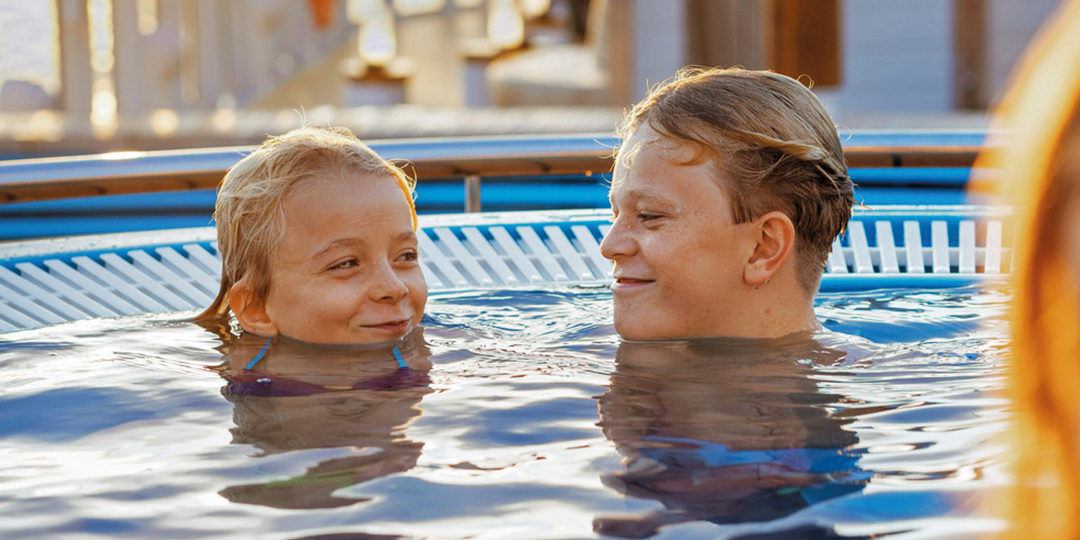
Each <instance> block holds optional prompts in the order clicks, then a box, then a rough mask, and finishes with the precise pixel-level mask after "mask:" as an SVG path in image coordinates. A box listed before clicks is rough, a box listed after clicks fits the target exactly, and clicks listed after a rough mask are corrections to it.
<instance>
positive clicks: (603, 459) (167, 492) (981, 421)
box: [0, 147, 1012, 538]
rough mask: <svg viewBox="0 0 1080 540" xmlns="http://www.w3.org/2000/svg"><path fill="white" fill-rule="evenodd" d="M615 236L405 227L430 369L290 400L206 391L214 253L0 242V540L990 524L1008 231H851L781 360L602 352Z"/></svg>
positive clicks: (454, 219)
mask: <svg viewBox="0 0 1080 540" xmlns="http://www.w3.org/2000/svg"><path fill="white" fill-rule="evenodd" d="M965 148H966V147H965ZM964 152H967V153H970V151H969V150H964ZM916 154H917V153H916ZM590 155H591V154H590ZM875 155H876V154H875ZM889 155H891V154H889ZM898 155H899V154H898ZM903 155H907V154H903ZM184 158H185V165H184V168H185V169H184V170H185V171H190V170H191V164H190V163H189V162H188V161H189V158H190V156H184ZM594 158H595V155H592V157H590V158H589V159H594ZM455 159H458V158H455ZM470 159H471V158H470ZM560 159H562V158H560ZM890 159H893V161H895V160H896V159H898V158H895V156H893V157H892V158H890ZM905 159H906V158H905ZM504 160H505V161H509V160H511V159H510V158H505V159H504V158H502V157H500V158H499V159H498V160H496V161H498V162H499V163H502V162H503V161H504ZM467 162H468V159H466V160H465V161H463V163H467ZM455 163H456V161H455ZM539 163H540V165H541V168H545V169H547V168H549V166H551V165H552V163H556V164H557V160H556V161H553V162H552V163H547V162H542V161H541V162H539ZM489 165H490V164H489ZM579 165H580V164H579ZM491 166H493V167H494V166H495V165H491ZM499 166H501V165H499ZM455 170H456V169H455ZM549 172H550V171H549ZM184 174H186V173H184ZM875 174H879V175H884V176H889V174H887V171H886V170H884V169H883V170H880V171H876V172H875ZM883 178H884V177H883ZM31 187H32V186H31ZM32 188H33V187H32ZM33 189H36V188H33ZM607 213H608V212H607V211H606V210H579V211H564V212H541V213H529V212H526V213H509V214H487V213H485V214H471V215H454V216H430V215H427V216H422V217H421V226H422V230H421V233H422V234H421V252H422V260H423V261H424V265H425V266H424V271H425V274H426V276H427V278H428V281H429V284H430V285H431V287H432V289H433V294H432V297H431V300H430V302H429V310H428V311H429V314H428V316H427V317H426V319H425V325H424V326H425V328H424V333H423V335H422V336H420V335H416V336H412V337H413V341H411V342H410V343H411V348H409V349H407V350H408V351H409V354H410V355H411V356H410V361H411V360H415V359H419V363H418V364H416V365H413V368H411V369H412V371H410V372H409V374H408V376H400V377H399V376H397V375H394V376H387V374H386V373H380V372H377V369H376V370H375V371H373V372H372V373H370V374H368V375H370V377H369V378H363V377H361V378H360V380H358V381H356V382H355V383H350V384H349V385H347V386H348V388H347V389H344V388H337V387H338V386H342V385H331V386H335V388H334V389H333V390H334V391H319V392H313V391H311V390H310V388H308V387H307V386H304V385H292V386H291V387H289V388H287V389H286V392H285V393H291V394H294V395H289V396H284V395H260V392H259V391H258V390H255V391H251V390H250V389H251V386H252V384H250V383H251V381H246V382H245V381H243V380H240V379H239V378H236V377H231V376H230V374H229V373H228V372H224V371H222V370H221V369H220V365H221V364H222V362H223V361H224V360H226V359H228V357H229V354H230V350H231V349H232V348H234V347H240V346H245V345H244V344H243V343H233V341H232V340H231V339H223V338H222V337H221V336H218V335H216V334H214V333H211V332H208V331H207V330H204V329H202V328H200V327H197V326H195V325H193V324H190V323H187V322H185V321H184V320H183V319H184V317H185V316H186V315H190V314H192V313H193V311H191V310H193V309H195V308H197V307H199V306H202V305H205V304H206V303H207V302H208V301H209V297H210V296H212V295H213V293H214V292H215V290H216V272H218V271H219V266H218V265H219V264H220V262H219V261H217V259H216V249H215V246H214V242H213V232H212V230H210V229H206V228H201V229H185V230H176V231H153V232H149V233H130V234H122V235H117V236H109V235H105V236H91V237H85V238H67V239H63V240H52V241H41V242H27V243H19V244H11V245H6V246H2V247H0V308H2V309H0V373H3V374H4V376H5V381H6V382H7V383H8V384H7V385H6V387H5V390H4V392H3V393H0V454H2V457H3V458H4V459H3V464H2V465H0V478H3V480H4V481H3V482H0V512H2V513H3V515H4V516H5V520H3V522H0V536H3V537H5V538H7V537H13V538H19V537H41V536H48V537H57V536H59V537H64V536H70V537H86V536H105V537H110V538H112V537H135V538H143V537H147V536H168V537H181V536H188V537H215V538H216V537H238V538H249V537H265V538H315V537H318V538H336V537H355V538H384V537H399V536H400V537H410V538H413V537H419V538H464V537H470V538H507V537H511V538H519V537H520V538H582V537H649V536H655V537H667V538H717V537H736V538H737V537H741V538H761V537H781V538H791V537H810V538H814V537H823V536H824V537H835V536H854V537H859V536H872V535H884V534H892V535H896V536H901V537H902V536H904V534H905V533H910V535H912V536H926V535H935V534H936V535H947V536H950V537H954V536H974V535H977V534H979V533H982V532H985V531H990V530H996V529H998V528H1000V526H1001V523H1000V522H998V521H997V520H995V519H993V518H991V517H987V516H984V515H980V514H979V513H978V511H977V504H978V500H977V498H978V495H979V494H980V493H982V492H985V491H987V488H990V487H992V486H996V485H1000V484H1004V483H1007V482H1008V480H1007V479H1006V478H1005V475H1004V473H1003V472H1002V461H1003V460H1002V458H1001V454H1002V449H1001V448H1000V447H999V446H997V445H996V442H995V436H996V435H997V433H999V431H1000V430H1001V427H1002V423H1003V422H1004V421H1005V417H1006V414H1007V406H1006V404H1005V403H1004V402H1003V401H1002V400H1001V399H1000V398H999V397H997V395H996V392H997V391H998V390H999V389H1000V387H1001V384H1002V382H1001V369H1002V368H1001V363H1002V352H1001V351H1002V350H1004V348H1005V347H1006V345H1007V336H1006V335H1005V332H1004V330H1003V328H1002V326H1001V324H1000V323H999V321H998V319H997V315H998V314H999V313H1000V312H1001V311H1002V309H1003V308H1004V306H1005V303H1006V302H1007V293H1005V292H1000V290H999V289H997V288H991V289H987V290H982V289H980V288H979V286H980V285H979V284H980V283H983V279H984V278H986V277H988V276H1001V275H1004V274H1005V273H1007V272H1008V271H1009V269H1010V265H1011V260H1010V257H1011V250H1010V246H1011V243H1012V239H1011V232H1010V231H1009V230H1008V227H1006V226H1004V225H1003V222H1002V220H1001V216H1003V215H1004V212H1003V211H1001V210H1000V209H993V208H986V207H969V206H959V205H948V206H936V207H927V206H920V207H888V206H875V207H873V208H869V209H868V208H859V209H857V211H856V215H855V217H854V219H853V221H852V223H851V226H850V227H849V229H848V232H847V233H846V234H845V235H844V236H842V237H841V238H839V239H837V242H836V243H835V244H834V254H833V256H832V257H830V260H829V264H828V269H827V273H826V275H825V277H824V279H823V284H822V285H823V286H822V289H823V293H822V294H821V295H820V296H819V298H818V315H819V318H820V320H821V321H822V323H823V325H824V326H825V331H823V332H822V333H820V334H818V335H816V336H814V339H799V340H789V341H785V342H779V343H778V342H771V343H770V344H764V343H762V342H754V341H745V340H743V341H740V340H696V341H673V342H664V343H633V342H623V341H620V340H619V339H618V337H617V336H615V335H614V333H613V330H612V328H611V326H610V320H611V313H610V309H611V307H610V306H611V299H610V292H609V291H608V290H607V289H606V288H605V283H606V280H607V279H609V268H610V266H609V265H608V264H607V263H606V261H604V260H603V259H602V258H600V257H599V255H598V253H597V249H596V242H597V241H598V239H599V238H600V237H601V236H602V235H603V233H604V230H605V228H606V226H607ZM184 310H187V311H184ZM293 352H294V353H296V354H300V355H301V357H303V358H331V359H333V360H335V361H341V360H343V359H344V360H349V359H350V358H352V356H351V355H353V354H360V353H359V352H357V351H336V350H332V351H327V350H303V351H300V352H297V351H295V350H294V351H293ZM339 353H340V354H339ZM365 354H367V353H365ZM320 355H321V356H320ZM375 365H376V366H377V365H378V364H375ZM410 365H412V364H410ZM417 366H419V367H417ZM372 369H375V368H372ZM353 375H356V374H353ZM365 377H367V375H365ZM259 384H261V383H259V381H254V386H255V388H256V389H257V388H258V387H259V386H258V385H259Z"/></svg>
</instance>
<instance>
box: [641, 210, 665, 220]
mask: <svg viewBox="0 0 1080 540" xmlns="http://www.w3.org/2000/svg"><path fill="white" fill-rule="evenodd" d="M637 217H638V219H640V220H641V221H652V220H654V219H660V218H662V217H664V216H661V215H660V214H650V213H649V212H638V215H637Z"/></svg>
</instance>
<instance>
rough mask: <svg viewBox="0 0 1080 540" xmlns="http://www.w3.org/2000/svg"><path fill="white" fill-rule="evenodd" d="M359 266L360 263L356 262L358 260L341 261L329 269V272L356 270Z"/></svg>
mask: <svg viewBox="0 0 1080 540" xmlns="http://www.w3.org/2000/svg"><path fill="white" fill-rule="evenodd" d="M359 264H360V263H358V262H356V259H345V260H344V261H341V262H339V263H335V264H334V265H332V266H331V267H330V268H327V270H330V271H334V270H346V269H349V268H356V267H357V266H359Z"/></svg>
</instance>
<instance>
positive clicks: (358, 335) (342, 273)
mask: <svg viewBox="0 0 1080 540" xmlns="http://www.w3.org/2000/svg"><path fill="white" fill-rule="evenodd" d="M412 186H413V184H412V181H411V180H410V179H409V178H408V177H407V176H406V175H405V174H404V172H403V171H402V170H401V169H400V168H398V167H397V166H395V165H393V164H391V163H390V162H388V161H387V160H385V159H383V158H381V157H380V156H378V155H377V154H376V153H375V152H374V151H372V150H371V149H370V148H368V147H367V146H366V145H364V144H363V143H362V142H361V141H360V140H359V139H357V138H356V136H355V135H353V134H352V132H350V131H349V130H347V129H343V128H314V127H304V128H300V129H296V130H293V131H290V132H288V133H286V134H284V135H280V136H276V137H270V138H269V139H267V140H266V141H265V142H264V143H263V144H262V145H261V146H260V147H259V148H257V149H256V150H255V151H253V152H252V153H251V154H249V155H247V156H246V157H244V158H243V159H241V160H240V161H239V162H238V163H237V164H236V165H235V166H233V167H232V168H231V169H230V170H229V172H228V173H227V174H226V175H225V178H224V180H223V181H222V185H221V188H220V190H219V192H218V199H217V205H216V207H215V211H214V217H215V219H216V221H217V232H218V250H219V252H220V253H221V259H222V272H221V287H220V289H219V292H218V295H217V298H215V299H214V301H213V303H212V304H211V305H210V307H208V308H207V309H206V310H205V311H204V312H203V313H202V314H200V315H199V316H198V317H197V319H196V320H197V321H199V322H201V323H203V324H219V325H223V324H226V323H227V322H229V321H230V317H235V323H236V324H237V325H239V327H240V329H241V330H242V332H241V334H242V336H241V338H240V339H239V340H238V341H237V342H236V343H235V345H236V347H235V348H234V350H233V351H232V354H229V355H227V356H228V357H229V358H230V363H233V365H232V366H231V367H230V370H232V371H240V370H243V371H256V370H257V371H258V372H259V373H261V374H269V373H273V372H274V371H275V370H274V364H275V361H274V354H272V349H273V345H274V344H275V343H282V342H287V343H290V344H293V345H295V344H296V342H307V343H311V344H322V345H335V346H342V345H362V344H383V345H386V346H385V347H384V346H376V347H375V348H374V349H375V350H379V349H386V350H385V351H384V352H386V354H383V355H382V356H384V357H387V358H390V359H391V360H392V362H394V363H396V364H397V367H398V368H405V367H407V366H408V364H407V362H406V361H405V360H404V358H403V355H402V354H401V349H399V348H398V347H397V346H396V343H399V342H401V340H402V338H404V337H406V336H407V335H409V334H410V333H411V332H412V331H413V330H414V329H415V328H416V327H417V326H418V325H419V324H420V320H421V318H422V317H423V314H424V305H425V303H426V301H427V285H426V283H425V281H424V276H423V274H422V272H421V269H420V266H419V261H418V247H417V237H416V227H417V218H416V209H415V206H414V205H413V191H412ZM252 344H257V345H258V349H257V350H254V351H250V349H252V348H253V347H252ZM391 347H392V348H391ZM279 348H280V347H279ZM241 351H249V352H248V353H243V354H240V353H241ZM390 354H392V357H391V356H389V355H390ZM278 356H281V355H278ZM290 356H295V355H290ZM279 360H280V361H282V362H283V361H284V359H281V358H279ZM293 360H295V358H294V359H293ZM237 362H242V364H239V365H238V364H236V363H237ZM279 363H280V362H279ZM289 363H290V364H293V363H295V362H292V361H290V362H289ZM298 369H299V368H298ZM338 382H340V381H338Z"/></svg>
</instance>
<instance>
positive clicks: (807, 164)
mask: <svg viewBox="0 0 1080 540" xmlns="http://www.w3.org/2000/svg"><path fill="white" fill-rule="evenodd" d="M643 124H644V125H648V126H649V127H650V128H652V129H653V130H655V131H656V132H657V133H659V134H661V135H663V136H665V137H670V138H672V139H675V140H678V141H680V142H683V143H687V144H689V145H691V146H692V147H694V148H695V150H696V152H695V155H694V157H693V158H692V159H691V161H689V162H687V163H685V164H686V165H693V164H698V163H702V162H704V161H706V160H709V159H712V160H714V161H715V163H716V165H717V166H718V167H719V168H720V170H721V171H722V172H723V173H725V176H726V178H727V180H726V181H724V180H721V179H717V180H718V184H719V185H720V188H721V189H722V190H724V192H725V194H727V195H728V197H729V198H730V199H731V205H732V209H731V210H732V214H733V215H734V216H735V221H736V222H737V223H744V222H747V221H752V220H753V219H755V218H756V217H758V216H761V215H763V214H766V213H768V212H771V211H777V210H778V211H781V212H783V213H784V214H786V215H787V216H788V217H789V218H791V220H792V222H793V223H794V225H795V231H796V235H797V238H798V240H797V241H796V244H795V253H796V257H797V260H798V261H799V262H800V264H799V265H798V269H799V270H798V272H799V281H800V283H801V284H802V285H803V286H804V287H805V288H806V290H808V291H810V292H811V293H813V292H816V291H817V287H818V284H819V283H820V281H821V274H822V272H823V271H824V269H825V263H826V260H827V259H828V256H829V251H830V250H831V248H832V243H833V240H834V239H835V238H836V237H837V236H838V235H840V233H842V232H843V231H844V228H845V227H846V226H847V223H848V220H850V219H851V208H852V206H853V204H854V185H853V184H852V182H851V178H850V177H849V176H848V172H847V165H846V163H845V161H844V152H843V148H842V147H841V145H840V138H839V136H838V134H837V132H836V127H835V125H834V123H833V120H832V117H830V116H829V113H828V111H826V110H825V106H824V105H822V103H821V100H819V99H818V98H817V96H815V95H814V94H813V92H811V91H810V90H809V88H807V87H806V86H804V85H803V84H802V83H800V82H799V81H796V80H795V79H792V78H791V77H787V76H785V75H780V74H778V73H774V72H771V71H757V70H746V69H740V68H731V69H720V68H701V67H688V68H683V69H681V70H679V72H678V73H676V75H675V76H674V77H673V78H672V79H670V80H668V81H666V82H664V83H661V84H659V85H657V86H655V87H654V88H653V89H652V90H651V91H650V92H649V94H648V95H647V96H646V97H645V98H644V99H643V100H641V101H640V102H639V103H638V104H637V105H635V106H634V107H633V108H632V109H631V110H630V111H629V112H628V113H627V114H626V117H625V118H624V120H623V123H622V125H621V126H620V127H619V129H618V135H619V136H620V137H621V138H622V140H623V141H626V140H629V138H630V136H631V135H632V134H633V133H634V132H635V131H636V130H637V129H638V128H639V127H641V126H642V125H643ZM624 151H631V152H632V150H631V149H627V148H620V149H619V152H620V153H621V152H624Z"/></svg>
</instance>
